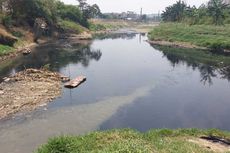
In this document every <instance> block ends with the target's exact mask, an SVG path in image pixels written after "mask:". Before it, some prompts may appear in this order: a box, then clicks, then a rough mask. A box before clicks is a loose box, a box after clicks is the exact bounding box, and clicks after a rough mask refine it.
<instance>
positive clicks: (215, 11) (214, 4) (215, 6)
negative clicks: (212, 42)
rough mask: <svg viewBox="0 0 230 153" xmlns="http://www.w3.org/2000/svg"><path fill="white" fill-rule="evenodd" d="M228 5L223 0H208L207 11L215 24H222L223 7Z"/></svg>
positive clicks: (223, 16)
mask: <svg viewBox="0 0 230 153" xmlns="http://www.w3.org/2000/svg"><path fill="white" fill-rule="evenodd" d="M227 7H228V4H226V3H225V2H224V0H210V1H209V2H208V12H209V14H210V15H211V16H212V17H213V21H214V23H215V25H221V24H223V20H224V18H225V15H224V9H226V8H227Z"/></svg>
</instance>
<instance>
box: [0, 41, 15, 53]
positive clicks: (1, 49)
mask: <svg viewBox="0 0 230 153" xmlns="http://www.w3.org/2000/svg"><path fill="white" fill-rule="evenodd" d="M12 51H13V48H12V47H10V46H7V45H2V44H0V56H3V55H6V54H8V53H10V52H12Z"/></svg>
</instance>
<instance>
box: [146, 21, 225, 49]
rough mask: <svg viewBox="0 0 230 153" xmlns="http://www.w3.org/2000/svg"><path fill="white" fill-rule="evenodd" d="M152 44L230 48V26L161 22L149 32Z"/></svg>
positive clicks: (197, 47)
mask: <svg viewBox="0 0 230 153" xmlns="http://www.w3.org/2000/svg"><path fill="white" fill-rule="evenodd" d="M148 36H149V40H150V41H149V42H150V43H152V44H158V45H166V46H173V47H179V48H196V49H211V50H218V51H219V50H223V51H224V52H229V50H230V40H229V37H230V28H229V26H228V25H225V26H214V25H187V24H182V23H161V24H160V25H159V26H157V27H154V29H153V30H152V31H151V32H150V33H149V35H148Z"/></svg>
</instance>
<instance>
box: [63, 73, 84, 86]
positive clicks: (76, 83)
mask: <svg viewBox="0 0 230 153" xmlns="http://www.w3.org/2000/svg"><path fill="white" fill-rule="evenodd" d="M85 81H86V77H85V76H78V77H77V78H75V79H73V80H71V81H69V82H67V83H65V85H64V86H65V87H66V88H76V87H78V86H79V85H80V84H81V83H83V82H85Z"/></svg>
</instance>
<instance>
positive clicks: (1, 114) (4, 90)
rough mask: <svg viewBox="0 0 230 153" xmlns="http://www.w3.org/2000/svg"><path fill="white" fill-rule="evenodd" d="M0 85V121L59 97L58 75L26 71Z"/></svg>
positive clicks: (59, 83) (42, 71)
mask: <svg viewBox="0 0 230 153" xmlns="http://www.w3.org/2000/svg"><path fill="white" fill-rule="evenodd" d="M4 80H5V81H4V82H2V83H1V84H0V119H3V118H6V117H8V116H10V115H13V114H15V113H17V112H26V111H32V110H35V109H36V108H38V107H40V106H44V105H46V104H47V103H48V102H51V101H52V100H53V99H55V98H57V97H59V96H60V95H61V89H62V88H61V81H62V78H61V76H60V74H58V73H55V72H50V71H48V70H44V69H41V70H37V69H27V70H24V71H21V72H19V73H16V74H15V75H14V76H11V77H9V78H5V79H4Z"/></svg>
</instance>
